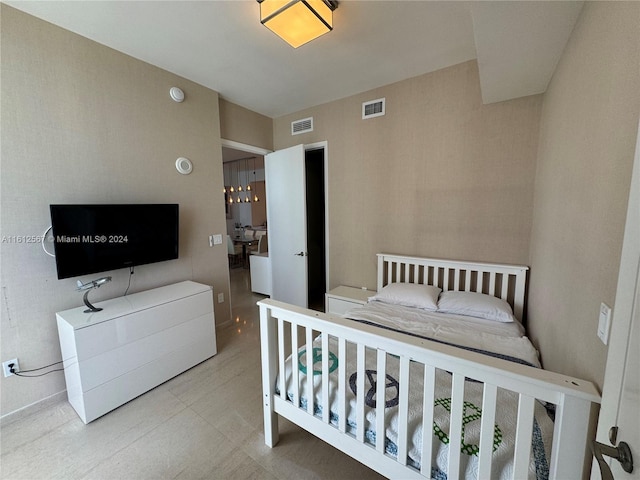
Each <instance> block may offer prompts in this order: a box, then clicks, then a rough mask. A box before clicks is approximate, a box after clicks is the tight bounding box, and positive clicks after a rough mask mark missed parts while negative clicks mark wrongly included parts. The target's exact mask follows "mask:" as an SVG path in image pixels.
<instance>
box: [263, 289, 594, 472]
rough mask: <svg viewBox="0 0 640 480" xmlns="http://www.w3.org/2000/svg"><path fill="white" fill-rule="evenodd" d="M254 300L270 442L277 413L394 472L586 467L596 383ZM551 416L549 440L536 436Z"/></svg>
mask: <svg viewBox="0 0 640 480" xmlns="http://www.w3.org/2000/svg"><path fill="white" fill-rule="evenodd" d="M258 305H259V306H260V330H261V348H262V353H261V355H262V379H263V402H264V434H265V442H266V444H267V445H268V446H270V447H273V446H274V445H276V443H277V442H278V415H281V416H283V417H285V418H287V419H289V420H290V421H292V422H294V423H296V424H297V425H299V426H301V427H302V428H304V429H306V430H308V431H309V432H311V433H312V434H314V435H315V436H317V437H319V438H321V439H322V440H324V441H326V442H328V443H330V444H331V445H333V446H334V447H336V448H338V449H340V450H342V451H343V452H345V453H346V454H348V455H350V456H351V457H353V458H355V459H356V460H358V461H360V462H362V463H365V464H366V465H367V466H369V467H371V468H373V469H374V470H376V471H378V472H379V473H381V474H382V475H385V476H387V477H393V478H423V479H424V478H431V476H432V475H433V474H434V472H444V471H445V470H446V472H445V473H446V475H447V478H448V479H454V478H465V475H467V474H468V473H465V472H468V471H469V469H471V470H474V471H477V478H513V479H521V478H532V473H531V472H532V471H533V472H534V474H533V475H534V476H533V478H536V477H537V478H551V479H565V478H576V479H578V478H583V477H584V476H585V472H584V468H585V467H584V465H585V458H586V454H587V453H586V452H587V437H588V430H589V423H590V415H591V414H592V413H593V410H594V408H593V407H594V406H595V405H596V404H598V403H599V402H600V396H599V394H598V392H597V390H596V388H595V387H594V386H593V385H592V384H591V383H589V382H585V381H582V380H578V379H575V378H571V377H567V376H564V375H559V374H555V373H552V372H548V371H544V370H541V369H536V368H533V367H528V366H524V365H520V364H516V363H512V362H508V361H506V360H501V359H497V358H493V357H488V356H486V355H482V354H478V353H475V352H470V351H466V350H462V349H459V348H456V347H451V346H448V345H442V344H438V343H434V342H430V341H429V340H423V339H420V338H414V337H410V336H406V335H402V334H399V333H395V332H389V331H381V330H380V329H378V328H376V327H373V326H369V325H362V324H355V323H354V322H352V321H349V320H346V319H343V318H341V317H337V316H334V315H328V314H323V313H319V312H314V311H310V310H306V309H302V308H299V307H295V306H292V305H288V304H285V303H282V302H277V301H274V300H263V301H260V302H258ZM307 373H308V374H307ZM377 379H382V380H383V381H378V380H377ZM443 385H444V387H443ZM443 389H444V390H443ZM473 395H476V397H473ZM470 398H471V399H470ZM503 398H506V399H507V400H508V401H510V402H511V401H512V403H513V404H514V406H513V415H512V416H513V418H514V422H515V423H516V425H515V427H514V428H513V429H512V430H513V432H512V433H509V432H507V430H508V429H506V428H505V427H504V426H500V428H499V424H500V423H501V422H502V421H503V419H504V418H505V417H507V416H510V415H511V414H510V413H508V410H509V408H511V407H508V406H507V404H503V403H502V402H504V401H505V400H503ZM543 405H544V406H546V407H548V406H549V405H553V406H555V419H554V420H553V421H552V420H550V419H549V418H548V417H547V418H546V419H544V418H540V413H539V411H540V410H541V409H542V410H544V412H545V413H544V415H547V412H546V410H545V409H543V408H542V406H543ZM443 412H444V414H445V416H442V413H443ZM545 421H547V422H549V424H550V428H549V432H550V434H549V435H550V440H548V441H544V442H542V443H544V445H543V446H542V447H540V445H538V444H537V443H538V440H539V439H538V437H539V436H540V432H539V430H541V425H542V424H543V423H544V422H545ZM474 429H475V430H474ZM472 430H473V431H472ZM509 436H512V437H513V439H512V440H508V438H507V437H509ZM543 438H544V436H543ZM509 442H511V443H513V445H512V446H510V447H508V448H507V446H506V445H507V444H508V443H509ZM549 443H550V445H549ZM451 445H457V446H461V447H460V448H449V446H451ZM497 445H498V446H499V447H498V446H497ZM443 448H446V450H444V451H445V452H446V454H444V456H443V454H442V451H443V450H442V449H443ZM541 448H543V450H544V448H546V449H547V453H546V455H545V454H544V452H542V453H541V452H540V449H541ZM503 450H504V451H503ZM438 452H440V453H438ZM540 455H541V458H543V460H544V462H543V463H544V465H546V468H547V471H546V473H545V472H544V465H543V466H542V467H540V465H539V463H540V462H539V460H540V459H539V458H538V457H539V456H540ZM443 462H444V466H443ZM470 462H474V464H473V465H472V466H470ZM534 464H535V466H533V465H534ZM586 465H588V463H586Z"/></svg>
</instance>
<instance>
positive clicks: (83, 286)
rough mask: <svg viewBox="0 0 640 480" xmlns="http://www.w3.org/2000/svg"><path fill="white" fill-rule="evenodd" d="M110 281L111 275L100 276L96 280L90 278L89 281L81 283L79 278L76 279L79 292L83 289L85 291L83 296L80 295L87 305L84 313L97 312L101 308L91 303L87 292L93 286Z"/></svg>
mask: <svg viewBox="0 0 640 480" xmlns="http://www.w3.org/2000/svg"><path fill="white" fill-rule="evenodd" d="M110 281H111V277H102V278H98V279H96V280H91V281H90V282H87V283H82V282H81V281H80V280H78V291H79V292H81V291H83V290H84V291H85V292H84V296H83V297H82V300H83V301H84V304H85V305H86V306H87V310H85V311H84V313H92V312H99V311H100V310H102V309H101V308H97V307H94V306H93V305H91V303H90V302H89V298H88V297H89V292H90V291H91V290H93V289H94V288H99V287H100V285H104V284H105V283H107V282H110Z"/></svg>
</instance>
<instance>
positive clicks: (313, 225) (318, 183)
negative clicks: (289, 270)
mask: <svg viewBox="0 0 640 480" xmlns="http://www.w3.org/2000/svg"><path fill="white" fill-rule="evenodd" d="M324 167H325V166H324V148H318V149H313V150H306V151H305V180H306V197H307V253H308V258H307V260H308V262H307V268H308V274H307V278H308V284H307V295H308V304H309V308H310V309H312V310H318V311H322V312H323V311H324V294H325V292H326V291H327V290H326V275H325V272H326V259H325V252H326V244H325V242H326V231H325V225H326V219H325V191H324V186H325V178H324V172H325V168H324Z"/></svg>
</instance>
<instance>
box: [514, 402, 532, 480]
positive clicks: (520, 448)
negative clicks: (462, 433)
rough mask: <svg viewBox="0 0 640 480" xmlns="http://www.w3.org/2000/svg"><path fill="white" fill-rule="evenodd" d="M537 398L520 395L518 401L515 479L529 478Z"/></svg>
mask: <svg viewBox="0 0 640 480" xmlns="http://www.w3.org/2000/svg"><path fill="white" fill-rule="evenodd" d="M534 407H535V398H533V397H530V396H528V395H524V394H520V399H519V401H518V426H517V427H516V448H515V452H514V459H513V478H514V479H515V478H527V472H528V471H529V457H530V454H531V434H532V431H533V409H534Z"/></svg>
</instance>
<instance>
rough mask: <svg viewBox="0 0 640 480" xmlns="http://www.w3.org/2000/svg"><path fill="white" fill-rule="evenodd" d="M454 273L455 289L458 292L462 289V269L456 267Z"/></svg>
mask: <svg viewBox="0 0 640 480" xmlns="http://www.w3.org/2000/svg"><path fill="white" fill-rule="evenodd" d="M453 274H454V275H455V277H454V279H453V289H454V290H455V291H456V292H457V291H458V290H460V270H459V269H457V268H456V269H455V270H454V271H453Z"/></svg>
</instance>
